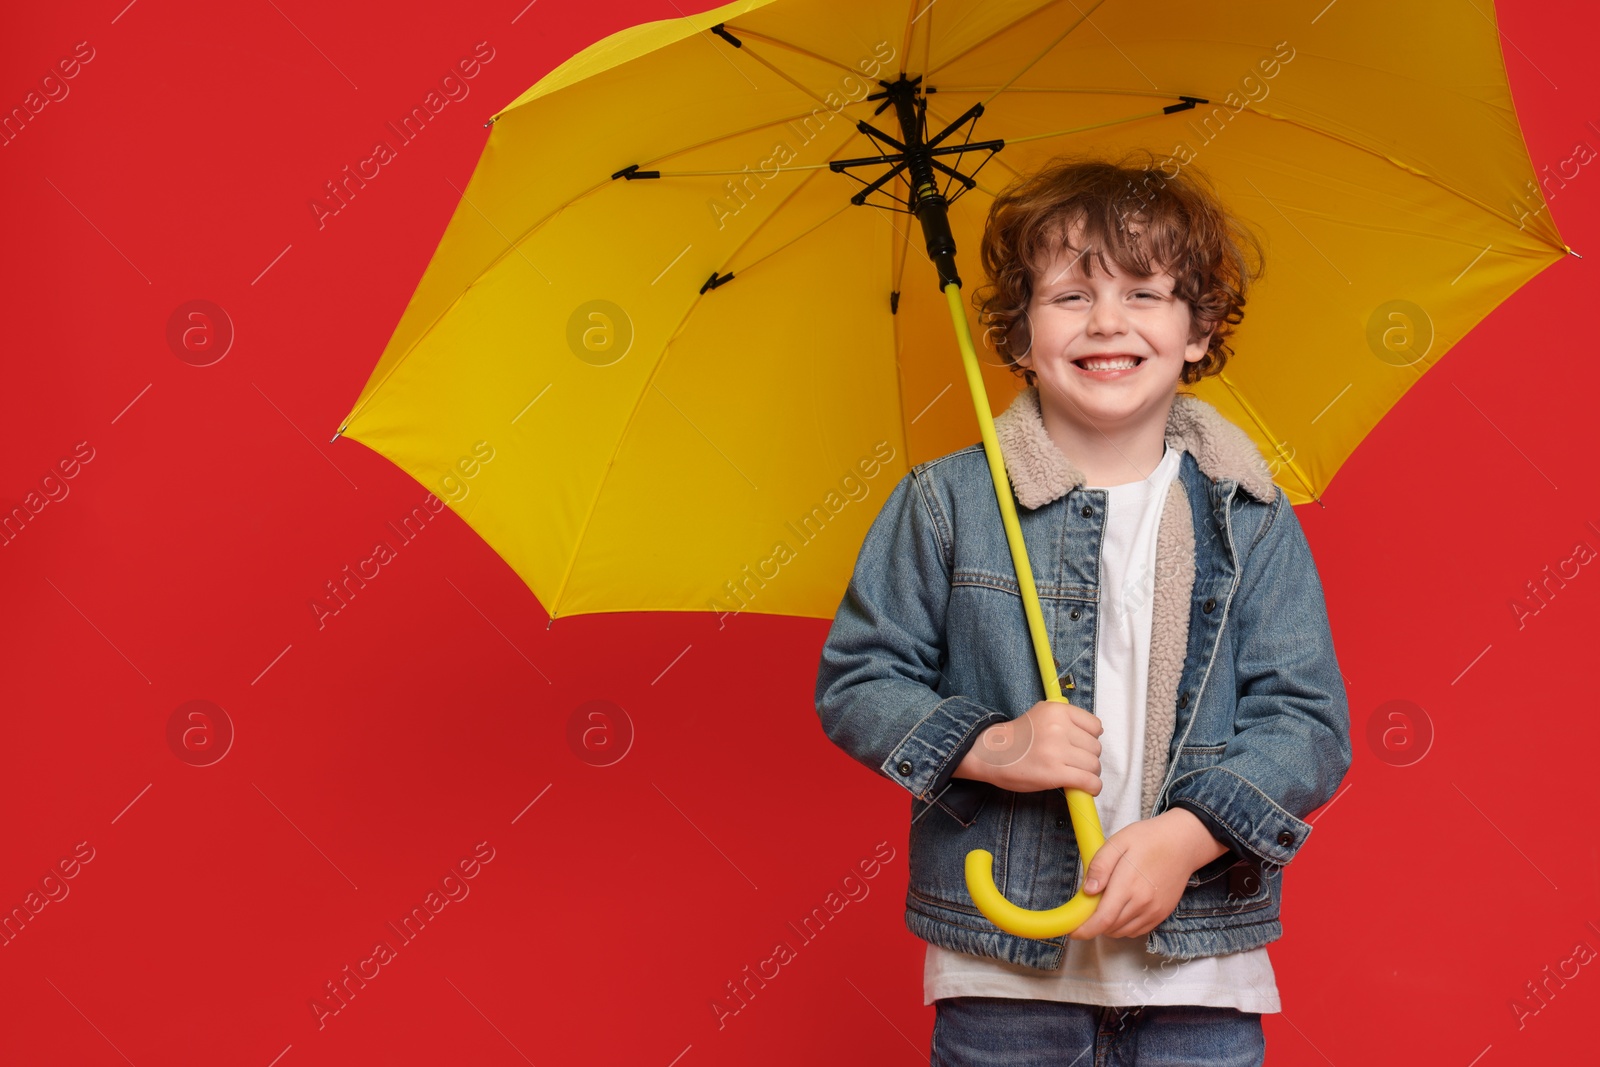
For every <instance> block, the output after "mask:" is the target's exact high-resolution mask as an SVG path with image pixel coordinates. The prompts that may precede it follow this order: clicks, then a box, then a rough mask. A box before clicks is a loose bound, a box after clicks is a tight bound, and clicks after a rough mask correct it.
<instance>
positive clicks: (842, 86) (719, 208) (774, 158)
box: [706, 41, 895, 230]
mask: <svg viewBox="0 0 1600 1067" xmlns="http://www.w3.org/2000/svg"><path fill="white" fill-rule="evenodd" d="M894 57H895V50H894V46H893V45H891V44H890V43H889V42H888V41H879V42H878V43H877V44H875V45H873V46H872V55H871V56H870V57H868V58H867V59H858V60H856V69H857V70H859V71H861V74H862V77H864V78H866V79H867V81H862V79H861V78H857V77H856V76H855V75H854V74H845V75H844V76H842V77H841V78H840V79H839V84H838V88H837V89H829V90H828V93H827V95H826V96H824V97H823V98H822V99H823V102H824V104H825V105H826V106H825V107H815V108H812V109H811V114H809V115H807V116H806V117H805V118H804V119H802V120H800V125H799V127H798V128H797V127H796V126H795V125H794V123H793V122H792V121H791V122H789V123H788V124H787V125H788V127H789V129H790V130H792V131H793V132H794V133H795V136H796V138H797V139H798V140H799V142H800V147H801V148H804V147H805V146H806V145H808V144H810V143H811V142H812V141H814V140H816V139H817V138H818V137H819V136H820V135H821V134H822V133H823V132H824V131H825V130H826V129H827V128H828V124H829V123H831V122H832V121H833V120H834V119H836V118H838V117H839V113H840V112H842V111H843V110H844V109H845V107H846V105H848V104H853V103H855V102H857V101H858V100H862V99H864V98H865V97H866V95H867V93H868V92H869V91H870V90H871V88H872V85H871V83H872V81H874V80H875V79H876V78H877V76H878V72H879V71H880V70H882V69H883V67H885V66H886V65H887V64H889V63H890V62H892V61H893V60H894ZM841 91H842V92H843V94H844V95H843V96H841V95H840V93H841ZM813 123H815V125H816V129H815V130H813V129H812V125H813ZM797 158H799V153H798V152H796V151H795V149H794V148H793V147H792V146H790V144H789V142H788V141H779V142H777V143H776V144H774V145H773V146H772V151H771V154H769V155H768V156H767V158H766V159H764V160H762V161H761V162H760V163H759V164H757V165H756V170H755V171H754V172H753V173H752V172H751V170H750V164H748V163H746V164H745V165H744V167H743V168H741V170H740V172H739V173H740V175H741V176H740V178H739V179H738V181H739V184H738V185H737V186H736V185H735V184H734V180H733V179H731V178H730V179H729V180H728V181H726V182H724V183H723V187H724V188H725V189H726V190H727V201H724V200H707V201H706V206H707V207H708V208H710V209H711V217H712V218H713V219H714V220H715V221H716V224H717V229H719V230H720V229H722V228H724V227H725V226H726V225H727V222H728V220H729V219H731V218H733V217H734V216H736V215H738V214H739V212H741V211H743V210H744V209H745V208H747V207H749V206H750V201H751V200H752V199H754V197H755V194H756V193H759V192H760V191H761V190H762V189H765V188H766V185H767V181H768V180H769V179H772V178H776V177H777V176H778V174H779V172H781V171H782V170H783V168H784V167H786V166H788V165H789V164H791V163H793V162H794V161H795V160H796V159H797ZM768 168H771V172H770V173H768V172H767V171H768ZM752 179H753V180H755V181H758V182H760V183H761V185H760V186H759V187H758V188H757V189H755V190H754V191H752V190H751V189H750V182H751V180H752ZM728 201H731V202H732V204H733V206H731V207H730V206H729V203H728Z"/></svg>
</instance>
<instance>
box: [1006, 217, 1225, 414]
mask: <svg viewBox="0 0 1600 1067" xmlns="http://www.w3.org/2000/svg"><path fill="white" fill-rule="evenodd" d="M1135 232H1137V231H1136V228H1135ZM1081 242H1082V227H1081V225H1075V226H1074V227H1073V229H1072V231H1071V233H1070V234H1069V241H1068V244H1069V246H1070V247H1068V248H1066V249H1063V250H1062V251H1059V252H1057V253H1056V255H1055V257H1054V259H1053V260H1052V262H1051V263H1050V265H1049V266H1048V267H1047V268H1046V269H1045V270H1044V271H1043V272H1042V273H1035V275H1034V284H1033V296H1032V297H1031V299H1030V300H1029V303H1028V322H1029V325H1030V326H1031V328H1032V344H1031V346H1030V347H1029V350H1028V354H1027V355H1026V356H1022V357H1019V358H1018V359H1017V363H1018V364H1019V365H1020V366H1023V367H1026V368H1028V369H1029V370H1032V371H1033V372H1034V373H1035V374H1036V375H1037V377H1038V388H1039V403H1040V405H1041V407H1043V408H1044V409H1045V410H1046V412H1048V413H1054V414H1055V416H1056V417H1057V418H1058V419H1059V420H1065V421H1067V422H1068V423H1070V424H1071V425H1072V426H1073V427H1075V428H1076V429H1078V430H1080V431H1082V432H1086V433H1092V432H1094V431H1101V432H1107V431H1123V432H1126V431H1128V430H1130V429H1132V428H1134V427H1139V426H1148V425H1151V424H1154V425H1156V426H1159V427H1164V426H1165V424H1166V418H1167V412H1168V410H1169V409H1170V408H1171V406H1172V400H1173V397H1174V396H1175V395H1176V392H1177V386H1178V381H1179V377H1180V375H1181V374H1182V373H1183V365H1184V364H1185V363H1186V362H1189V363H1193V362H1197V361H1199V360H1200V359H1202V358H1203V357H1204V356H1205V354H1206V346H1207V343H1208V341H1209V339H1210V334H1205V335H1202V336H1201V337H1200V338H1198V339H1197V340H1194V341H1190V340H1189V330H1190V324H1191V312H1190V309H1189V305H1188V303H1187V302H1186V301H1184V300H1183V299H1182V298H1180V297H1177V296H1174V295H1173V278H1172V276H1171V275H1170V274H1168V273H1166V272H1165V271H1162V272H1161V273H1157V274H1153V275H1149V276H1146V277H1139V276H1136V275H1130V274H1125V273H1121V272H1119V270H1118V268H1117V266H1116V264H1115V263H1113V262H1111V260H1110V259H1109V257H1107V258H1106V259H1104V260H1103V261H1102V260H1101V259H1100V258H1099V257H1094V258H1095V264H1094V266H1095V272H1094V276H1093V277H1090V276H1089V274H1088V273H1087V270H1086V267H1087V266H1088V263H1089V260H1090V258H1091V256H1092V252H1091V251H1090V250H1087V249H1085V250H1083V251H1077V249H1083V245H1082V243H1081ZM1102 263H1103V265H1104V269H1101V267H1102ZM1107 271H1109V272H1111V273H1109V274H1108V273H1107ZM1096 368H1099V369H1096ZM1046 418H1047V420H1048V418H1049V415H1048V414H1047V416H1046ZM1157 432H1158V433H1159V431H1157Z"/></svg>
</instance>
